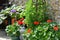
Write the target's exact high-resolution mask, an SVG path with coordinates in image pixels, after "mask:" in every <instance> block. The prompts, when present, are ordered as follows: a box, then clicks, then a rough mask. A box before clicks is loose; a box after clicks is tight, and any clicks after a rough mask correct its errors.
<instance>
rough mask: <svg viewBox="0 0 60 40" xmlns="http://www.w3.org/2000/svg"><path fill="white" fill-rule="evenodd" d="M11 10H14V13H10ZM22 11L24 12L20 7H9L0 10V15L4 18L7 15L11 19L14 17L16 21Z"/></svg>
mask: <svg viewBox="0 0 60 40" xmlns="http://www.w3.org/2000/svg"><path fill="white" fill-rule="evenodd" d="M11 10H16V12H11ZM22 11H24V9H23V8H22V6H16V5H12V6H11V7H9V8H6V9H5V10H2V11H1V12H0V14H4V15H5V16H7V15H8V14H9V15H10V16H11V17H12V18H14V17H16V18H17V19H19V18H20V13H21V12H22Z"/></svg>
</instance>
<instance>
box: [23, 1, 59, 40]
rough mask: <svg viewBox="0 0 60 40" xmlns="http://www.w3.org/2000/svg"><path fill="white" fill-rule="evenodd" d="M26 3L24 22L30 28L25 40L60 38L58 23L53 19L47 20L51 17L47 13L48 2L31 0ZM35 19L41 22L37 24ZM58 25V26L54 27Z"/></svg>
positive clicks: (56, 39) (53, 39)
mask: <svg viewBox="0 0 60 40" xmlns="http://www.w3.org/2000/svg"><path fill="white" fill-rule="evenodd" d="M26 5H27V6H26V9H25V12H24V14H25V17H26V18H25V19H24V22H25V23H26V24H27V26H28V28H27V29H26V31H25V33H24V35H23V36H24V38H25V39H24V40H60V36H59V35H60V33H59V32H60V27H59V26H58V24H57V23H55V22H52V21H51V20H48V22H46V20H47V19H49V18H48V17H47V15H46V13H47V9H46V8H47V5H46V2H45V1H44V0H38V1H37V0H35V1H34V2H32V0H29V1H28V2H27V4H26ZM35 21H37V22H39V24H38V25H35V24H34V22H35ZM35 23H36V22H35ZM56 25H57V27H58V28H54V27H55V26H56ZM29 28H30V29H31V30H30V29H29Z"/></svg>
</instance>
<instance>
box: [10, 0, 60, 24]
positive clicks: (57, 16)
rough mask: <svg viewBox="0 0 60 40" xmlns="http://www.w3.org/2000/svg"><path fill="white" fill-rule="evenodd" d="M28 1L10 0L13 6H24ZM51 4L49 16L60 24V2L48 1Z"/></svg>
mask: <svg viewBox="0 0 60 40" xmlns="http://www.w3.org/2000/svg"><path fill="white" fill-rule="evenodd" d="M26 1H27V0H10V2H12V3H13V4H17V5H24V4H25V3H26ZM46 2H47V4H49V7H48V8H49V15H50V17H52V19H53V20H54V21H57V23H60V0H46Z"/></svg>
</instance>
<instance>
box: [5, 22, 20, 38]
mask: <svg viewBox="0 0 60 40" xmlns="http://www.w3.org/2000/svg"><path fill="white" fill-rule="evenodd" d="M5 30H6V33H7V34H8V35H9V36H11V37H12V36H20V32H19V26H18V24H17V23H15V24H14V25H8V26H7V27H6V29H5Z"/></svg>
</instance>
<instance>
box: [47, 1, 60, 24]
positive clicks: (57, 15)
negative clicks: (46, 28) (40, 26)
mask: <svg viewBox="0 0 60 40" xmlns="http://www.w3.org/2000/svg"><path fill="white" fill-rule="evenodd" d="M46 1H47V2H48V4H49V5H50V10H49V11H50V12H51V13H50V14H51V16H52V19H53V20H55V21H56V22H57V23H59V24H60V0H46Z"/></svg>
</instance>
